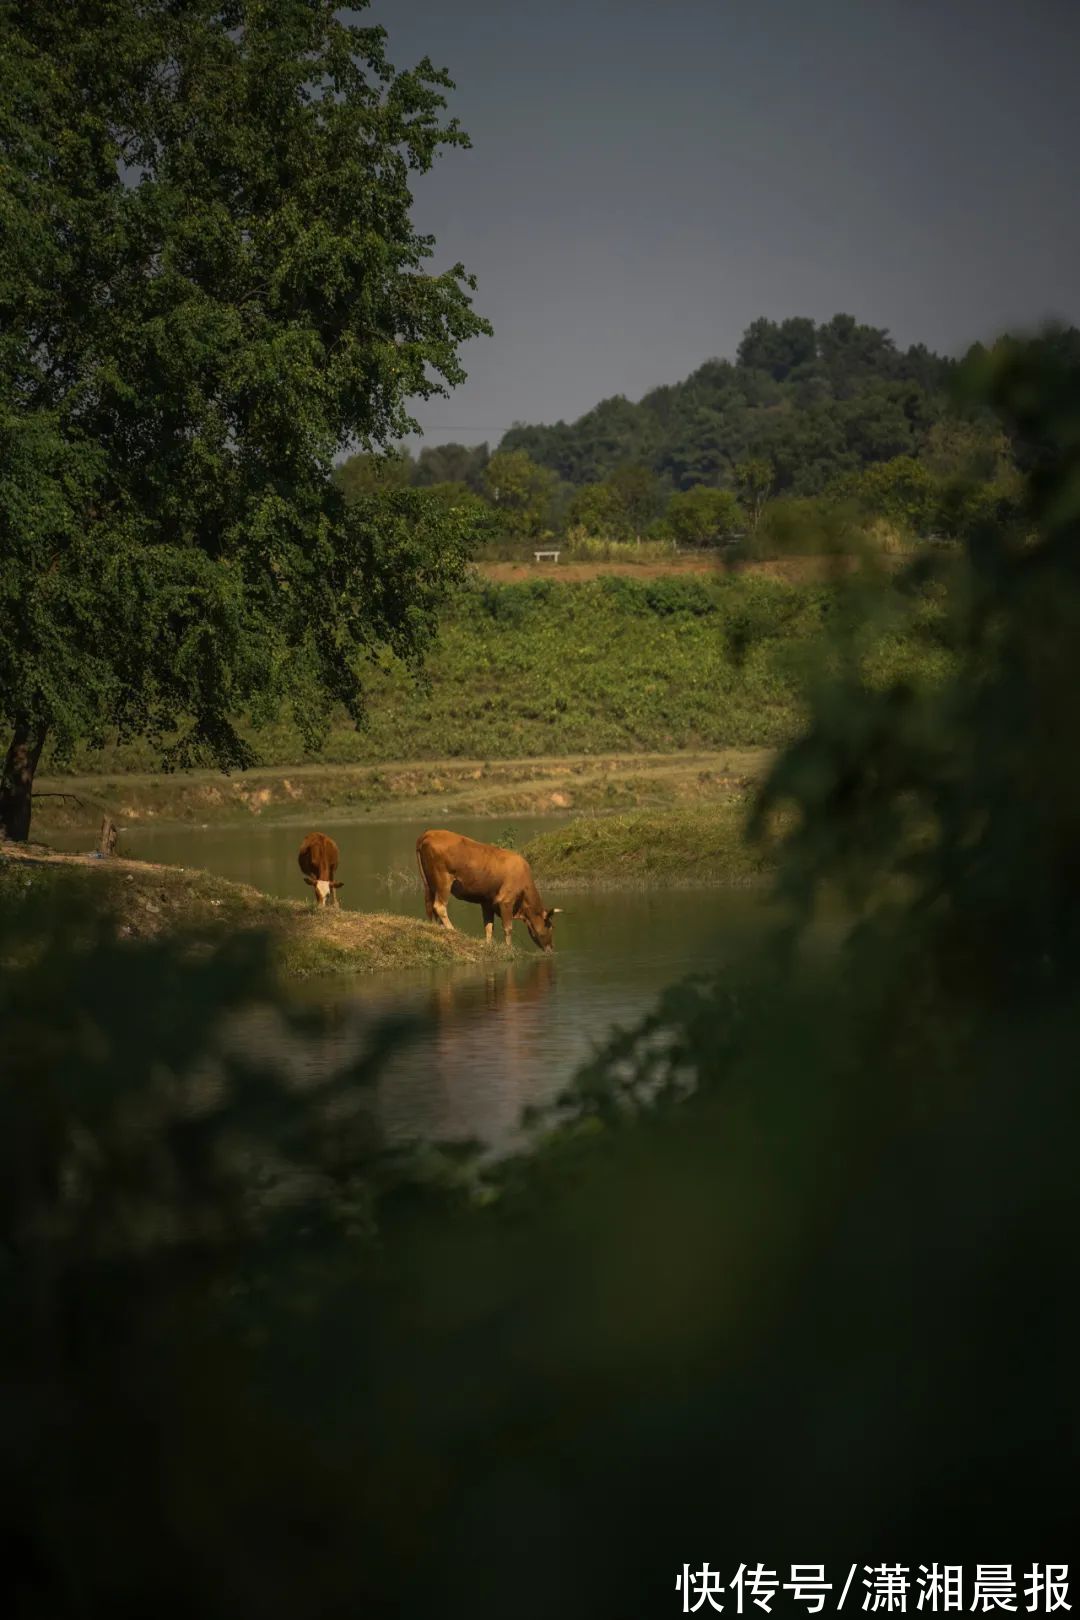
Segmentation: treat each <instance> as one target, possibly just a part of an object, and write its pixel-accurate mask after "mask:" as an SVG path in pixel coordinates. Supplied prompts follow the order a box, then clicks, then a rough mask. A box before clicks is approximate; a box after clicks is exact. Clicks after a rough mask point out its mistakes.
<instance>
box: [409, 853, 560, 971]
mask: <svg viewBox="0 0 1080 1620" xmlns="http://www.w3.org/2000/svg"><path fill="white" fill-rule="evenodd" d="M416 860H417V864H418V865H419V867H420V878H421V881H422V882H423V885H424V905H425V907H426V909H427V916H428V922H431V921H432V919H433V918H434V917H437V918H438V919H439V921H440V923H442V925H443V927H444V928H450V929H452V928H453V926H454V925H453V923H452V922H451V921H450V918H449V916H448V914H447V910H446V902H447V900H448V899H449V897H450V896H451V895H453V896H454V897H455V899H457V900H471V901H472V902H473V903H474V904H476V905H478V906H480V907H481V908H482V910H483V913H484V938H485V939H486V940H487V943H488V944H489V945H490V944H491V930H492V926H493V924H494V922H495V913H496V911H497V912H498V913H499V916H500V918H501V919H502V925H503V934H504V936H505V938H506V943H507V944H508V945H509V943H510V935H511V932H512V930H513V923H514V918H515V917H520V918H521V920H522V922H523V923H524V924H525V926H526V928H527V929H528V930H529V933H530V934H531V935H532V938H533V942H534V944H536V945H539V947H540V949H541V950H542V951H550V950H551V932H552V924H551V919H552V918H553V917H555V916H557V915H558V913H559V907H558V906H555V907H554V908H553V909H552V910H551V911H545V909H544V902H543V901H542V900H541V898H540V894H539V891H538V889H537V887H536V884H535V883H534V882H533V875H532V873H531V872H530V870H529V863H528V861H527V860H526V859H525V858H524V856H522V855H516V854H515V853H514V851H513V850H512V849H500V848H499V847H498V845H497V844H479V843H477V841H476V839H475V838H464V837H463V836H462V835H461V833H454V832H446V831H443V830H440V829H433V830H429V831H428V832H426V833H423V834H422V835H421V837H419V838H418V839H417V840H416Z"/></svg>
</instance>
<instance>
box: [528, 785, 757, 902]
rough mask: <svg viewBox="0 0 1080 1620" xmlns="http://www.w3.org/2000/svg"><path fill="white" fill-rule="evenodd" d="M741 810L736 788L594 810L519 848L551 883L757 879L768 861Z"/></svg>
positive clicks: (679, 884) (682, 884) (689, 884)
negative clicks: (749, 835) (644, 806)
mask: <svg viewBox="0 0 1080 1620" xmlns="http://www.w3.org/2000/svg"><path fill="white" fill-rule="evenodd" d="M746 813H747V801H746V798H745V797H744V796H743V795H742V794H734V795H729V796H728V798H727V799H724V800H721V801H719V802H717V803H715V804H707V805H698V806H696V807H694V808H692V809H682V810H668V811H660V812H656V811H634V812H631V813H629V814H626V815H614V816H592V817H587V818H584V819H582V820H580V821H571V822H568V823H567V824H566V825H565V826H562V827H558V828H556V829H555V830H554V831H552V832H549V833H543V834H541V836H540V837H538V838H534V839H533V840H532V841H531V843H530V844H529V845H528V846H527V848H526V849H525V851H524V853H525V856H526V858H527V859H528V861H529V862H530V864H531V866H532V868H533V871H534V873H535V874H536V877H537V880H538V882H539V883H540V884H541V885H544V886H549V887H551V888H554V887H555V886H556V885H557V886H558V887H559V888H560V889H568V888H589V887H595V888H605V887H620V886H631V887H641V888H647V887H652V886H656V887H660V886H663V887H668V888H671V887H676V888H696V887H699V886H705V885H712V884H717V885H719V884H743V883H760V882H763V881H765V879H766V878H767V877H768V875H769V871H770V867H769V863H768V860H767V858H766V857H765V855H764V854H762V852H761V851H759V850H757V849H754V848H752V847H751V846H749V845H748V844H747V843H746V841H745V838H744V836H743V834H744V826H745V822H746Z"/></svg>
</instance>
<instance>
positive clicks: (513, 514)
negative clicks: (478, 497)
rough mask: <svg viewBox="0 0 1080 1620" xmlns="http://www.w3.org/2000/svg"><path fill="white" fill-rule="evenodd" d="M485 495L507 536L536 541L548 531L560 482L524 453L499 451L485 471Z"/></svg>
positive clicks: (520, 451) (519, 451)
mask: <svg viewBox="0 0 1080 1620" xmlns="http://www.w3.org/2000/svg"><path fill="white" fill-rule="evenodd" d="M482 477H483V485H484V493H485V494H486V496H487V498H488V500H489V501H490V503H491V505H492V506H493V507H494V509H495V512H496V513H497V515H498V520H499V524H500V526H501V527H502V529H503V531H504V532H505V533H507V534H512V535H518V536H522V537H535V536H537V535H540V534H543V533H544V531H545V529H546V528H547V527H548V520H549V517H550V512H551V503H552V500H553V498H554V494H555V486H556V479H555V477H554V476H553V474H552V473H550V472H549V471H548V470H547V468H545V467H539V466H537V464H536V463H535V462H534V461H533V460H532V458H531V457H530V456H528V455H527V454H526V453H525V451H523V450H498V451H496V453H495V454H494V455H493V456H492V457H491V460H490V461H489V462H488V463H487V464H486V466H485V467H484V471H483V475H482Z"/></svg>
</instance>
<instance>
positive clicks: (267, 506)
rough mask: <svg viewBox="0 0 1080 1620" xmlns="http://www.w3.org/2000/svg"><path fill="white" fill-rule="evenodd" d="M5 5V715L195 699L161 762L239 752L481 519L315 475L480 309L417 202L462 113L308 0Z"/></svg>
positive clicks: (422, 387)
mask: <svg viewBox="0 0 1080 1620" xmlns="http://www.w3.org/2000/svg"><path fill="white" fill-rule="evenodd" d="M3 28H4V41H3V43H4V61H5V67H4V73H3V76H2V84H0V131H2V137H3V147H4V152H5V163H4V166H3V170H2V181H0V226H2V230H3V234H4V238H5V242H6V243H7V244H10V248H9V251H6V252H5V255H4V259H3V265H2V268H0V329H2V338H0V559H2V568H0V722H2V723H3V724H4V725H5V726H6V727H7V728H8V733H9V735H10V734H11V733H13V732H14V734H15V736H16V741H17V742H18V739H19V738H20V737H22V738H23V739H24V741H23V743H21V744H20V747H21V748H22V751H23V759H24V761H25V760H27V759H29V758H30V757H31V755H32V754H33V751H34V749H35V748H36V747H38V746H39V745H40V739H41V738H42V737H43V736H44V735H45V734H46V733H48V734H49V735H50V736H51V737H52V739H53V743H54V746H55V747H57V748H59V749H60V750H61V752H62V751H63V750H64V749H68V748H70V747H71V746H73V744H74V743H75V741H76V740H77V739H90V740H93V739H94V738H96V737H100V736H101V735H102V734H103V733H104V732H105V730H106V729H112V728H119V730H120V731H121V733H122V734H124V735H143V736H146V737H149V738H150V739H151V740H155V739H157V738H159V737H162V736H164V735H165V734H166V733H169V734H173V733H175V731H176V728H177V724H178V721H179V720H180V717H181V716H183V718H184V724H185V730H184V732H183V735H182V736H181V737H180V738H179V739H177V740H176V741H174V743H173V745H172V747H171V749H170V752H169V754H168V756H167V759H168V760H169V762H174V763H179V762H182V761H184V760H187V759H208V760H212V761H214V762H215V763H217V764H219V765H222V766H224V767H229V766H233V765H241V764H244V763H246V762H247V761H248V760H249V759H250V758H251V749H250V746H249V744H248V743H247V741H246V740H245V739H244V738H243V737H242V736H241V734H240V733H239V731H238V730H237V728H236V724H235V722H236V719H237V717H239V716H240V715H242V714H244V713H245V712H247V713H248V714H249V715H250V716H251V718H252V719H255V720H257V719H260V718H264V717H266V716H267V715H268V714H270V713H271V712H273V711H274V710H275V709H276V708H277V707H278V706H279V705H280V703H281V702H282V701H288V702H290V703H291V704H292V705H293V708H294V711H295V714H296V719H297V723H298V724H299V725H301V726H302V727H303V729H304V731H305V734H306V735H308V736H309V738H310V739H311V740H312V741H314V740H315V738H316V737H317V735H318V734H319V731H320V728H321V726H322V724H323V722H324V719H325V716H326V713H327V711H328V708H329V706H330V705H331V704H333V703H340V704H343V705H344V706H345V707H346V708H347V710H348V711H349V712H350V713H351V714H353V715H354V716H357V717H358V716H359V715H360V714H361V713H362V709H363V679H362V672H363V670H364V667H365V663H366V661H367V659H368V658H369V656H370V653H371V651H372V649H374V648H376V647H378V646H380V645H381V646H390V647H391V648H392V649H393V650H394V652H395V653H398V654H399V655H402V656H405V657H408V658H410V659H411V658H414V657H416V656H418V655H419V654H420V652H421V651H422V649H423V646H424V645H425V644H426V642H427V640H428V639H429V636H430V632H431V629H432V627H433V624H434V615H435V611H436V608H437V606H438V604H439V603H440V601H441V600H442V597H443V595H444V593H445V589H446V586H447V584H448V583H449V582H450V581H452V580H453V579H454V578H456V577H457V576H458V575H459V573H460V571H461V566H462V561H463V558H464V555H465V550H466V545H467V541H468V538H469V537H468V535H467V533H466V530H465V527H464V525H462V524H457V525H455V524H454V523H451V522H450V521H449V519H448V517H447V514H446V511H445V508H444V507H441V506H432V505H429V504H425V503H424V501H423V498H422V497H421V496H419V495H412V496H408V495H407V494H406V493H405V492H402V493H401V494H400V495H398V496H396V497H395V499H394V500H393V501H391V502H390V503H389V504H382V503H373V502H372V501H371V500H370V499H356V500H352V501H350V502H346V501H345V500H344V499H343V497H342V491H341V488H340V486H339V482H338V481H337V480H335V479H334V478H333V477H332V475H331V471H332V464H333V458H334V456H335V454H337V453H339V452H340V451H341V450H342V449H344V448H345V447H346V446H348V445H349V444H350V443H355V442H357V441H360V442H361V443H362V444H363V445H364V447H365V449H367V450H370V449H373V448H378V447H380V446H385V445H387V444H388V443H389V442H390V441H392V440H393V439H395V438H398V437H400V436H401V435H402V434H404V433H405V432H407V431H408V430H409V429H410V427H411V426H412V425H413V424H412V423H411V419H410V417H409V415H408V410H407V406H406V401H407V400H408V399H409V398H410V397H420V398H427V397H430V396H431V395H432V394H436V393H442V392H445V391H446V389H447V388H448V387H450V386H452V385H453V384H455V383H457V382H459V381H460V380H461V378H462V376H463V372H462V370H461V366H460V363H459V360H458V348H459V346H460V344H461V343H462V342H463V341H464V340H465V339H467V338H469V337H470V336H472V335H473V334H475V333H478V332H481V331H484V330H487V328H486V324H485V323H484V322H483V321H481V320H480V319H479V318H478V317H477V316H476V315H475V314H474V313H473V311H472V308H471V303H470V297H469V294H470V290H471V287H472V282H471V280H470V278H469V277H467V276H466V274H465V272H464V270H463V269H462V267H461V266H460V265H458V266H453V267H451V268H450V269H448V270H446V271H444V272H442V273H440V274H438V275H431V274H429V273H428V272H427V270H426V263H427V261H428V259H429V258H430V256H431V252H432V244H431V241H430V240H429V239H428V238H427V237H424V236H421V235H420V234H418V233H417V232H416V230H415V229H414V227H413V225H412V222H411V218H410V207H411V195H410V191H409V184H408V180H409V172H410V170H414V171H419V172H422V171H424V170H427V169H428V168H430V166H431V164H432V162H433V161H434V158H435V156H436V154H437V152H438V150H439V148H440V147H441V146H444V145H447V144H449V145H462V144H465V137H464V136H463V135H462V133H461V132H460V130H459V129H458V128H457V125H456V123H455V122H453V121H449V122H447V121H445V120H444V118H443V112H444V107H445V96H444V91H445V90H446V89H447V88H448V86H449V81H448V80H447V79H446V77H445V75H443V74H441V73H439V72H436V71H435V70H434V69H433V68H432V67H431V65H430V63H428V62H426V61H425V62H423V63H421V64H420V66H419V67H418V68H417V69H416V70H415V71H414V72H407V73H398V72H395V70H394V69H393V68H392V67H391V66H390V65H389V63H388V62H387V59H386V55H385V41H384V34H383V31H382V30H381V29H377V28H363V27H361V26H359V25H358V24H356V23H348V22H346V21H344V20H342V18H341V17H339V15H338V14H337V13H335V12H334V10H333V8H331V7H328V6H325V5H322V4H319V5H303V4H298V3H283V4H281V5H271V6H261V5H254V4H252V5H238V6H235V7H231V8H226V9H225V10H224V11H223V10H221V9H220V8H219V9H217V10H215V9H214V8H212V7H211V8H207V7H205V6H201V5H181V6H174V5H171V4H167V3H165V0H151V3H149V4H137V3H135V0H118V3H117V4H115V5H112V6H110V7H109V8H107V12H106V13H104V14H99V12H98V11H97V10H94V9H93V8H91V9H87V8H78V7H77V8H75V9H74V10H71V9H70V8H66V9H63V10H56V8H50V7H29V8H26V7H23V8H15V9H14V10H13V9H12V8H10V7H9V8H7V9H6V11H5V13H4V19H3ZM369 470H370V469H369ZM15 788H16V784H15V780H14V777H13V776H12V775H11V774H10V771H9V774H8V775H7V776H6V778H5V784H4V793H5V794H6V795H7V796H8V797H10V796H11V795H12V794H14V792H15ZM2 809H3V807H2V806H0V813H2Z"/></svg>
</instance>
